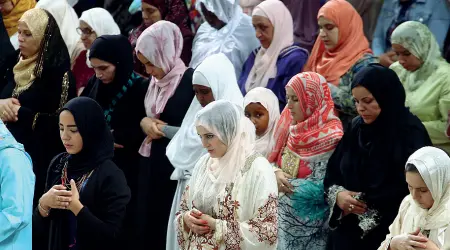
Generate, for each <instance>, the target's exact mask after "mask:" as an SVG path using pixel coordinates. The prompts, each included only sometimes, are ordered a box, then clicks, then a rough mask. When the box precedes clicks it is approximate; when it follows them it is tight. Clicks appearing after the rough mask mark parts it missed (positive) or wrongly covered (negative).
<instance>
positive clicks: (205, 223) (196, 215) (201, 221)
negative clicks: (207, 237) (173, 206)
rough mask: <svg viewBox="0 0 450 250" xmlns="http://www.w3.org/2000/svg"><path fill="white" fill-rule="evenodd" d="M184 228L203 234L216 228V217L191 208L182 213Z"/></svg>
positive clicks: (187, 230)
mask: <svg viewBox="0 0 450 250" xmlns="http://www.w3.org/2000/svg"><path fill="white" fill-rule="evenodd" d="M183 221H184V230H185V231H186V232H189V231H192V232H193V233H195V234H199V235H203V234H207V233H210V232H212V231H214V230H216V219H214V218H213V217H211V216H209V215H207V214H203V213H202V212H200V211H198V210H197V209H192V210H190V211H188V212H186V213H184V214H183Z"/></svg>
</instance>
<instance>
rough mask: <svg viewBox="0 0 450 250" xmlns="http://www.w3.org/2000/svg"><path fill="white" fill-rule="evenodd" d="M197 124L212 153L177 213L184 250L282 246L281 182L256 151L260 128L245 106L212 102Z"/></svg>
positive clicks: (202, 163) (199, 167)
mask: <svg viewBox="0 0 450 250" xmlns="http://www.w3.org/2000/svg"><path fill="white" fill-rule="evenodd" d="M195 126H196V130H197V133H198V134H199V137H200V138H201V141H202V144H203V147H204V148H206V149H207V150H208V154H207V155H205V156H203V157H202V158H201V159H200V160H199V161H198V162H197V164H196V166H195V168H194V172H193V174H192V178H191V180H190V182H189V185H188V186H186V188H185V191H184V193H183V197H182V201H181V204H180V207H181V209H180V211H179V213H178V215H177V217H176V220H175V223H176V226H177V237H178V244H179V246H180V248H181V249H183V250H185V249H211V250H212V249H219V250H224V249H246V250H251V249H255V250H256V249H258V250H261V249H276V246H277V232H278V230H277V205H278V198H277V192H278V191H277V185H276V180H275V175H274V174H273V171H272V169H271V166H270V163H269V162H268V161H267V159H265V158H264V157H263V156H262V155H261V154H259V153H256V152H255V150H254V139H255V127H254V126H253V125H252V124H251V122H250V121H249V120H248V119H247V118H246V117H245V116H244V112H243V110H242V108H241V107H239V106H237V105H235V104H233V103H231V102H228V101H223V100H222V101H215V102H213V103H211V104H208V105H207V106H206V107H205V108H204V109H202V110H201V111H200V112H198V114H197V115H196V119H195Z"/></svg>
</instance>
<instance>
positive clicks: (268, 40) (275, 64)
mask: <svg viewBox="0 0 450 250" xmlns="http://www.w3.org/2000/svg"><path fill="white" fill-rule="evenodd" d="M252 20H253V26H254V27H255V30H256V37H257V38H258V40H259V41H260V42H261V48H260V49H259V50H258V52H257V53H256V54H255V53H252V54H250V56H249V57H248V59H247V61H246V62H245V64H244V67H243V69H242V74H241V77H240V78H239V82H238V83H239V87H240V89H241V91H242V94H243V95H245V94H246V93H247V92H248V91H250V90H252V89H253V88H255V87H265V88H268V89H270V90H272V91H273V92H274V93H275V95H276V96H277V97H278V99H279V101H280V110H282V109H283V108H284V106H285V105H286V91H285V87H286V84H287V83H288V81H289V80H290V79H291V78H292V77H293V76H294V75H296V74H297V73H298V72H300V71H301V70H302V68H303V66H304V64H305V63H306V60H307V59H308V51H307V50H305V49H303V48H300V47H299V46H297V45H295V44H294V35H293V34H294V30H293V25H292V16H291V14H290V13H289V10H288V9H287V8H286V6H284V4H283V3H282V2H281V1H280V0H266V1H264V2H263V3H261V4H259V5H258V6H256V8H255V10H254V11H253V17H252Z"/></svg>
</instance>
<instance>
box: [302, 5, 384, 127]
mask: <svg viewBox="0 0 450 250" xmlns="http://www.w3.org/2000/svg"><path fill="white" fill-rule="evenodd" d="M317 19H318V23H319V28H320V33H319V39H317V41H316V43H315V45H314V48H313V50H312V52H311V56H310V57H309V60H308V63H307V64H306V66H305V68H304V69H303V70H304V71H313V72H317V73H319V74H321V75H322V76H324V77H325V79H327V81H328V83H329V84H328V85H329V87H330V90H331V96H332V97H333V101H334V104H335V108H336V109H337V110H338V111H339V118H341V120H342V122H343V124H344V125H346V124H347V123H348V122H350V121H351V119H353V117H355V116H356V115H357V112H356V109H355V104H354V103H353V98H352V93H351V83H352V80H353V78H354V76H355V74H356V73H357V72H358V71H360V70H361V69H362V68H364V66H366V65H368V64H369V63H372V62H375V61H376V58H375V57H373V55H372V51H371V50H370V48H369V42H368V41H367V38H366V37H365V36H364V31H363V23H362V19H361V16H360V15H359V14H358V12H356V10H355V9H354V8H353V6H352V5H351V4H350V3H348V2H347V1H345V0H331V1H328V2H327V3H326V4H325V5H324V6H323V7H322V8H320V10H319V14H318V15H317Z"/></svg>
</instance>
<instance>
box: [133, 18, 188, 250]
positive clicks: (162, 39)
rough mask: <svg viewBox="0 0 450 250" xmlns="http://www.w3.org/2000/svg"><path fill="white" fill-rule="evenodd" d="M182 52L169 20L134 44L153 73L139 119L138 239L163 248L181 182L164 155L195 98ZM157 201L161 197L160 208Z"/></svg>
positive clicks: (181, 41) (181, 44) (152, 26)
mask: <svg viewBox="0 0 450 250" xmlns="http://www.w3.org/2000/svg"><path fill="white" fill-rule="evenodd" d="M182 50H183V36H182V34H181V31H180V29H179V28H178V26H177V25H175V24H173V23H171V22H167V21H158V22H156V23H155V24H153V25H151V26H150V27H149V28H147V29H146V30H145V31H144V32H143V33H142V35H141V36H140V37H139V39H138V41H137V44H136V55H137V58H138V59H139V61H141V63H142V64H144V65H145V68H146V71H147V73H148V74H149V75H151V76H152V79H151V81H150V85H149V88H148V91H147V95H146V96H145V102H144V105H145V110H146V113H147V117H145V118H144V119H142V121H141V128H142V130H143V131H144V133H145V134H147V138H146V140H145V141H143V142H142V145H141V148H140V149H139V153H140V154H141V155H142V156H143V157H144V159H143V160H142V163H141V165H140V169H139V178H140V179H139V183H138V185H139V192H138V197H137V200H138V201H139V204H138V211H137V216H138V218H139V221H138V228H137V232H139V235H138V243H144V241H149V240H150V242H152V243H151V244H152V247H155V249H163V248H165V239H166V229H165V228H163V227H166V226H167V221H168V219H169V212H170V208H171V205H172V199H173V196H174V193H175V189H176V186H177V182H175V181H171V180H170V175H171V174H172V172H173V167H172V165H171V164H170V162H169V160H168V159H167V157H166V147H167V145H168V144H169V142H170V140H171V138H172V137H173V136H174V135H175V133H176V132H177V131H178V128H179V126H181V122H182V121H183V118H184V115H185V114H186V112H187V109H188V108H189V105H190V104H191V102H192V99H193V97H194V92H193V90H192V74H193V72H194V70H193V69H189V68H187V67H186V65H185V64H184V62H183V61H182V60H181V59H180V56H181V52H182ZM156 190H158V191H157V192H156ZM155 201H158V205H157V206H155ZM155 215H157V216H155ZM154 225H158V227H159V230H157V231H154V230H153V232H152V231H151V229H152V228H154ZM141 245H142V244H141Z"/></svg>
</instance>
